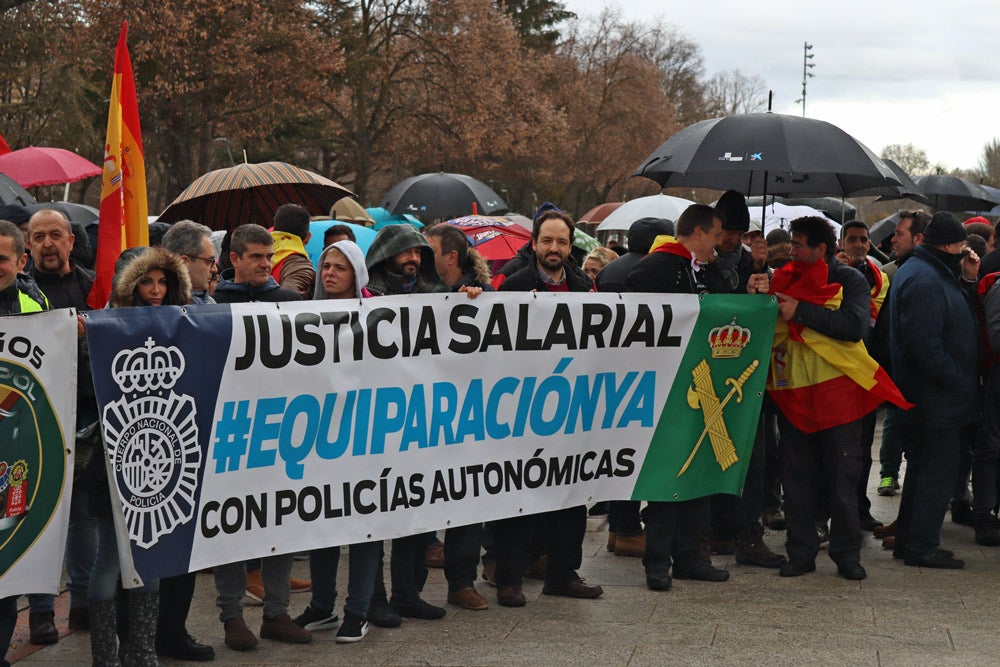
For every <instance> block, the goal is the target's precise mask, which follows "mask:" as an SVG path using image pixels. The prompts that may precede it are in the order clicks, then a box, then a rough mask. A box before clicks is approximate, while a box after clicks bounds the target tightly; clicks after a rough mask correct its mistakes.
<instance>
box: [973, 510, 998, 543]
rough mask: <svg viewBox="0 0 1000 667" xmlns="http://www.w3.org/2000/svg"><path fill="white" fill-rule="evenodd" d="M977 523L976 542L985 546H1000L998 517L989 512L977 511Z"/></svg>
mask: <svg viewBox="0 0 1000 667" xmlns="http://www.w3.org/2000/svg"><path fill="white" fill-rule="evenodd" d="M975 523H976V544H978V545H980V546H983V547H996V546H1000V529H998V527H997V518H996V517H995V516H993V514H991V513H989V512H982V513H977V514H976V515H975Z"/></svg>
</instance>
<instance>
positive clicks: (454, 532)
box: [444, 523, 483, 591]
mask: <svg viewBox="0 0 1000 667" xmlns="http://www.w3.org/2000/svg"><path fill="white" fill-rule="evenodd" d="M482 539H483V524H481V523H472V524H469V525H468V526H455V527H454V528H449V529H447V530H446V531H444V578H445V579H447V580H448V590H449V591H457V590H461V589H463V588H468V587H470V586H472V584H473V583H474V582H475V581H476V575H477V572H478V568H479V550H480V544H481V543H482Z"/></svg>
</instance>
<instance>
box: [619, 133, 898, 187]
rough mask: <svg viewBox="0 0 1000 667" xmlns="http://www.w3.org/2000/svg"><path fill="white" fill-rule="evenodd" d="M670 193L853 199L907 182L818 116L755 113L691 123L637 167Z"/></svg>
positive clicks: (849, 136) (638, 173) (642, 173)
mask: <svg viewBox="0 0 1000 667" xmlns="http://www.w3.org/2000/svg"><path fill="white" fill-rule="evenodd" d="M633 176H645V177H646V178H650V179H652V180H654V181H656V182H657V183H659V184H660V185H661V186H662V187H664V188H668V187H675V186H684V187H703V188H714V189H717V190H730V189H732V190H737V191H739V192H742V193H744V194H746V195H759V194H765V195H766V194H782V195H787V194H814V195H850V194H852V193H854V192H856V191H859V190H866V189H872V188H879V187H883V186H885V187H887V189H886V193H891V188H892V187H893V186H898V185H899V181H898V180H897V179H896V178H895V177H894V176H893V173H892V171H891V170H890V169H889V168H888V167H887V166H886V165H885V164H884V163H883V162H882V160H881V159H879V157H878V156H876V155H875V154H874V153H872V152H871V151H870V150H869V149H868V148H867V147H866V146H865V145H864V144H862V143H861V142H860V141H858V140H857V139H855V138H854V137H852V136H851V135H849V134H847V133H846V132H844V131H843V130H841V129H840V128H838V127H837V126H835V125H832V124H830V123H827V122H825V121H821V120H816V119H813V118H800V117H799V116H789V115H786V114H776V113H751V114H741V115H736V116H726V117H724V118H713V119H712V120H705V121H702V122H700V123H695V124H694V125H690V126H688V127H686V128H684V129H683V130H681V131H680V132H678V133H677V134H675V135H673V136H672V137H670V138H669V139H667V140H666V141H665V142H663V144H662V145H661V146H660V147H659V148H657V149H656V150H655V151H653V153H652V155H650V156H649V157H648V158H646V160H645V161H643V163H642V164H641V165H640V166H639V168H638V169H636V171H635V173H634V174H633Z"/></svg>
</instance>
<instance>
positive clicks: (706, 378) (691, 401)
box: [677, 359, 760, 477]
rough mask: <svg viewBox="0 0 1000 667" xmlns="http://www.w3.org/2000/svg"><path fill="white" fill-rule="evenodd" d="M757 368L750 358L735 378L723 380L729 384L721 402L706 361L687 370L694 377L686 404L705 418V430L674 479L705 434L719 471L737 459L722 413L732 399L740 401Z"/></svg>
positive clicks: (681, 473)
mask: <svg viewBox="0 0 1000 667" xmlns="http://www.w3.org/2000/svg"><path fill="white" fill-rule="evenodd" d="M759 365H760V362H759V361H758V360H756V359H754V360H753V361H751V362H750V365H749V366H747V367H746V370H744V371H743V373H742V374H741V375H740V376H739V377H738V378H736V379H733V378H726V384H727V385H730V389H729V393H728V394H726V397H725V398H723V399H722V400H721V401H720V400H719V397H718V396H717V395H716V393H715V386H714V385H713V384H712V374H711V370H710V369H709V367H708V361H706V360H705V359H702V360H701V361H700V362H698V365H697V366H695V367H694V370H692V371H691V376H692V377H693V378H694V387H688V391H687V402H688V405H690V406H691V408H692V409H694V410H698V409H699V408H700V409H701V413H702V416H703V417H704V418H705V428H704V429H703V430H702V432H701V436H699V437H698V442H696V443H695V445H694V449H692V450H691V455H690V456H688V457H687V461H685V462H684V465H682V466H681V469H680V472H678V473H677V476H678V477H680V476H681V475H683V474H684V473H685V472H686V471H687V469H688V467H690V465H691V462H692V461H694V457H695V455H696V454H697V453H698V450H699V449H700V448H701V443H702V442H704V441H705V436H707V435H711V438H710V440H711V442H712V451H713V452H715V460H716V462H717V463H718V464H719V467H720V468H722V470H726V469H727V468H729V466H731V465H733V464H734V463H736V462H737V461H739V460H740V459H739V457H738V456H737V455H736V447H735V446H734V445H733V440H732V438H730V437H729V430H728V429H727V428H726V420H725V419H724V417H723V414H722V411H723V409H724V408H725V407H726V405H727V404H728V403H729V401H731V400H732V399H733V397H734V396H735V397H736V402H737V403H742V402H743V385H744V384H746V381H747V380H749V379H750V376H751V375H753V373H754V371H755V370H757V367H758V366H759Z"/></svg>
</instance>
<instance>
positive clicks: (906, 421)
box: [889, 211, 979, 569]
mask: <svg viewBox="0 0 1000 667" xmlns="http://www.w3.org/2000/svg"><path fill="white" fill-rule="evenodd" d="M965 239H966V230H965V228H964V227H963V226H962V223H961V222H959V221H958V218H956V217H955V216H954V215H953V214H951V213H948V212H944V211H941V212H938V213H935V214H934V217H933V218H932V219H931V221H930V223H929V224H928V225H927V227H926V229H924V242H923V245H920V246H917V247H916V248H915V249H914V251H913V256H912V257H911V258H910V259H909V260H908V261H907V262H906V264H904V265H903V266H901V267H900V268H899V271H897V272H896V278H895V280H894V282H893V292H892V299H890V304H889V308H890V310H889V317H890V320H889V326H890V346H891V356H892V368H893V371H894V378H893V379H894V380H895V381H896V384H897V385H898V386H899V389H900V390H901V391H902V392H903V395H904V396H905V397H906V398H907V400H909V401H911V402H912V403H914V406H915V407H913V408H912V409H911V410H907V411H905V412H903V413H902V414H901V415H900V427H901V429H902V432H903V438H902V441H903V442H904V443H906V444H905V445H904V447H905V450H906V456H907V473H906V479H905V481H904V483H903V497H902V500H901V501H900V507H899V517H898V518H897V522H896V545H895V549H894V552H893V555H894V556H896V557H897V558H899V557H902V558H903V559H904V562H905V563H906V564H907V565H911V566H919V567H932V568H948V569H957V568H961V567H963V566H964V565H965V563H964V562H963V561H961V560H959V559H957V558H955V557H954V556H953V554H952V553H951V552H950V551H947V550H944V549H940V548H939V545H940V543H941V524H942V522H943V521H944V515H945V511H946V510H947V508H948V501H949V500H950V499H951V495H952V489H953V488H954V486H955V481H956V479H957V477H958V469H959V458H960V442H961V439H962V433H961V431H962V429H966V428H969V427H970V426H971V425H972V424H973V423H974V422H975V420H976V411H977V408H978V405H979V401H978V400H977V398H976V397H977V396H978V394H979V374H978V371H979V330H978V327H977V324H976V316H975V310H974V308H973V301H972V300H973V298H974V296H975V286H976V277H977V275H978V271H979V257H977V256H976V254H975V253H974V252H972V251H968V250H967V249H966V248H965Z"/></svg>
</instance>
